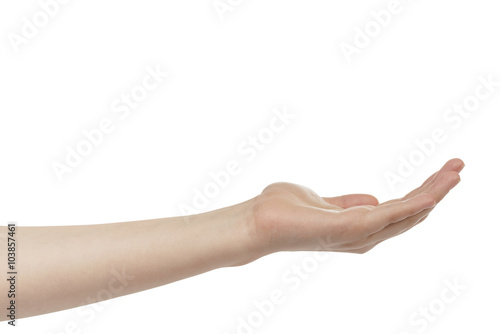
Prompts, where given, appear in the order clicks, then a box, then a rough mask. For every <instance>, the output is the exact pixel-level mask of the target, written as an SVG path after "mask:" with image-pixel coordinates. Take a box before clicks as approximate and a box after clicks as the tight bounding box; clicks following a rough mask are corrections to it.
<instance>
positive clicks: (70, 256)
mask: <svg viewBox="0 0 500 334" xmlns="http://www.w3.org/2000/svg"><path fill="white" fill-rule="evenodd" d="M251 208H252V200H250V201H247V202H244V203H240V204H237V205H234V206H231V207H228V208H224V209H220V210H216V211H212V212H208V213H204V214H200V215H194V216H188V217H175V218H165V219H154V220H145V221H136V222H124V223H113V224H102V225H84V226H54V227H18V229H17V239H18V251H17V258H18V266H17V271H18V277H19V283H18V287H17V289H18V292H19V293H18V295H17V296H16V297H17V298H16V305H17V317H18V318H23V317H29V316H33V315H38V314H44V313H49V312H54V311H58V310H63V309H68V308H73V307H77V306H80V305H84V304H88V303H91V302H92V300H95V299H96V298H99V294H101V295H102V297H104V298H110V297H112V298H115V297H118V296H122V295H126V294H130V293H134V292H138V291H141V290H145V289H150V288H153V287H157V286H160V285H164V284H167V283H170V282H174V281H177V280H180V279H183V278H186V277H190V276H194V275H197V274H200V273H203V272H206V271H209V270H213V269H216V268H220V267H227V266H235V265H241V264H245V263H248V262H251V261H253V260H255V259H256V258H258V257H260V256H263V255H265V254H264V253H263V252H262V247H260V246H259V245H258V242H256V240H257V239H256V236H255V234H254V231H252V226H253V225H252V224H251V219H252V209H251ZM0 233H1V235H2V236H1V238H2V239H0V240H1V243H0V255H1V257H0V259H1V262H2V263H3V264H2V266H1V268H2V276H3V275H4V274H5V273H6V272H7V271H8V270H7V268H6V263H7V256H6V248H7V247H6V244H5V242H4V241H5V237H6V234H7V231H6V228H2V230H1V231H0ZM0 286H1V287H2V289H1V293H0V296H1V297H0V302H1V303H0V305H2V307H3V306H5V305H7V299H6V293H5V292H6V291H7V286H6V281H5V280H2V283H1V284H0ZM102 297H101V298H102ZM4 313H5V312H2V315H1V319H2V320H6V318H5V314H4Z"/></svg>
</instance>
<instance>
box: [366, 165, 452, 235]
mask: <svg viewBox="0 0 500 334" xmlns="http://www.w3.org/2000/svg"><path fill="white" fill-rule="evenodd" d="M436 178H437V179H436V180H435V182H434V183H433V184H432V186H431V187H430V188H429V189H428V191H427V193H424V194H425V195H427V194H428V195H431V196H432V197H433V198H434V199H435V200H436V203H439V202H441V200H442V199H443V198H444V197H445V196H446V195H447V194H448V193H449V191H450V190H451V189H453V188H454V187H455V186H456V185H457V184H458V183H459V182H460V176H459V174H458V173H457V172H456V171H453V170H452V171H448V172H445V173H443V174H441V175H440V176H436ZM424 194H422V195H418V196H417V197H420V196H423V195H424ZM417 197H414V198H417ZM432 209H433V207H431V208H427V209H424V210H422V211H420V212H418V213H417V214H415V215H413V216H409V217H407V218H406V219H404V220H401V221H399V222H397V223H394V224H390V225H387V226H386V227H385V228H384V229H382V230H380V231H378V232H376V233H374V234H372V235H370V236H369V237H368V238H367V243H369V244H371V243H378V242H381V241H383V240H386V239H389V238H392V237H394V236H396V235H399V234H401V233H403V232H406V231H407V230H409V229H411V228H412V227H414V226H416V225H417V224H418V223H420V222H422V221H423V220H424V219H425V218H426V217H427V216H428V215H429V213H430V212H431V211H432Z"/></svg>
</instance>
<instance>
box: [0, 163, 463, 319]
mask: <svg viewBox="0 0 500 334" xmlns="http://www.w3.org/2000/svg"><path fill="white" fill-rule="evenodd" d="M463 167H464V163H463V162H462V160H460V159H452V160H450V161H448V162H447V163H446V164H445V165H444V166H443V167H442V168H441V169H440V170H439V171H438V172H436V173H434V174H433V175H431V176H430V177H429V178H428V179H427V180H426V181H425V182H424V183H423V184H422V185H421V186H420V187H419V188H417V189H415V190H413V191H411V192H410V193H408V194H407V195H406V196H404V197H402V198H399V199H394V200H391V201H388V202H384V203H381V204H379V203H378V200H377V199H376V198H375V197H373V196H371V195H364V194H352V195H345V196H339V197H320V196H319V195H317V194H316V193H314V192H313V191H312V190H310V189H308V188H306V187H303V186H300V185H296V184H291V183H274V184H271V185H269V186H268V187H266V188H265V189H264V190H263V191H262V193H261V194H259V195H257V196H256V197H254V198H252V199H250V200H248V201H246V202H243V203H239V204H236V205H233V206H231V207H227V208H223V209H220V210H216V211H211V212H207V213H203V214H199V215H193V216H186V217H173V218H162V219H152V220H143V221H133V222H123V223H112V224H101V225H79V226H43V227H25V226H22V227H18V228H17V232H16V238H17V239H16V243H17V245H18V246H17V250H16V257H17V259H18V261H17V268H16V269H17V272H18V273H19V275H18V277H19V278H20V280H18V282H17V291H18V293H17V295H16V318H24V317H30V316H34V315H40V314H45V313H50V312H55V311H59V310H64V309H68V308H73V307H77V306H82V305H85V304H91V303H94V302H96V301H100V300H104V299H109V298H115V297H119V296H123V295H127V294H131V293H135V292H139V291H142V290H146V289H150V288H154V287H158V286H161V285H164V284H168V283H171V282H174V281H177V280H180V279H183V278H186V277H190V276H194V275H198V274H201V273H203V272H207V271H209V270H213V269H217V268H221V267H230V266H239V265H244V264H247V263H249V262H252V261H254V260H256V259H258V258H260V257H262V256H265V255H268V254H271V253H275V252H280V251H311V250H323V251H332V252H350V253H365V252H367V251H369V250H370V249H372V248H373V247H375V246H376V245H377V244H379V243H380V242H382V241H384V240H387V239H389V238H392V237H394V236H396V235H399V234H401V233H403V232H406V231H407V230H409V229H411V228H412V227H414V226H415V225H417V224H418V223H420V222H422V221H423V220H425V219H426V218H427V216H428V214H429V213H430V212H431V211H432V210H433V209H434V208H435V206H436V204H437V203H439V202H440V201H441V200H442V199H443V198H444V197H445V196H446V194H447V193H448V192H449V191H450V190H451V189H452V188H453V187H454V186H456V185H457V184H458V183H459V182H460V176H459V172H460V171H461V170H462V169H463ZM6 241H7V228H6V227H2V228H0V259H2V260H1V261H2V264H0V275H1V276H0V277H2V279H1V280H0V305H2V309H4V306H7V305H8V303H9V300H8V299H7V294H6V293H5V292H6V291H8V290H9V286H8V284H7V281H6V280H5V279H4V278H3V277H4V276H3V275H4V274H5V273H6V272H7V271H9V270H7V265H6V262H7V261H5V259H6V258H7V251H6V249H7V246H6ZM0 319H1V320H8V319H7V318H6V312H1V314H0Z"/></svg>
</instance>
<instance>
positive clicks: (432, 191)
mask: <svg viewBox="0 0 500 334" xmlns="http://www.w3.org/2000/svg"><path fill="white" fill-rule="evenodd" d="M463 167H464V163H463V162H462V160H460V159H452V160H449V161H448V162H447V163H446V164H444V166H443V167H442V168H441V169H440V170H439V171H437V172H436V173H434V174H433V175H431V176H430V177H429V178H428V179H427V180H426V181H425V182H424V183H423V184H422V185H421V186H420V187H418V188H416V189H414V190H413V191H411V192H410V193H408V194H407V195H406V196H404V197H402V198H399V199H394V200H391V201H387V202H384V203H381V204H379V203H378V200H377V199H376V198H375V197H373V196H371V195H363V194H352V195H344V196H339V197H320V196H319V195H317V194H316V193H315V192H313V191H312V190H310V189H309V188H306V187H303V186H300V185H296V184H292V183H284V182H280V183H273V184H271V185H269V186H268V187H266V188H265V189H264V190H263V191H262V193H261V194H260V195H259V196H258V197H257V198H256V201H255V205H254V227H255V231H256V233H257V235H258V236H259V239H260V240H262V241H263V243H264V247H266V249H267V250H268V251H269V252H276V251H292V250H325V251H337V252H351V253H365V252H367V251H368V250H370V249H372V248H373V247H375V246H376V245H377V244H379V243H380V242H382V241H384V240H386V239H389V238H392V237H394V236H396V235H398V234H401V233H403V232H405V231H407V230H409V229H410V228H412V227H414V226H415V225H417V224H418V223H420V222H422V221H423V220H424V219H425V218H427V216H428V214H429V213H430V212H431V211H432V210H433V209H434V207H435V206H436V204H437V203H439V202H440V201H441V200H442V199H443V198H444V197H445V196H446V194H448V192H449V191H450V190H451V189H452V188H453V187H455V186H456V185H457V184H458V183H459V182H460V176H459V172H460V171H461V170H462V169H463Z"/></svg>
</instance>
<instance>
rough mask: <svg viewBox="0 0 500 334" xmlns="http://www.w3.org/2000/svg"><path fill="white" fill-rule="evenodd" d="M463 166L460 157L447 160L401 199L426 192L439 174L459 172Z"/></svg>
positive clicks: (395, 200)
mask: <svg viewBox="0 0 500 334" xmlns="http://www.w3.org/2000/svg"><path fill="white" fill-rule="evenodd" d="M464 166H465V164H464V162H463V161H462V160H461V159H458V158H455V159H451V160H448V161H447V162H446V163H445V164H444V165H443V167H441V169H440V170H438V171H437V172H435V173H434V174H432V175H431V176H429V177H428V178H427V180H425V181H424V183H422V185H421V186H420V187H418V188H416V189H414V190H412V191H411V192H409V193H408V194H406V195H405V196H404V197H402V198H401V199H403V200H405V199H409V198H411V197H414V196H417V195H418V194H421V193H423V192H426V190H428V189H429V188H430V187H432V185H433V183H434V182H435V181H436V180H437V179H438V178H439V177H440V176H441V175H443V174H444V173H446V172H450V171H455V172H457V173H459V172H461V171H462V169H463V168H464ZM401 199H393V200H390V201H387V202H384V203H382V204H380V205H386V204H389V203H394V202H397V201H400V200H401Z"/></svg>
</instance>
